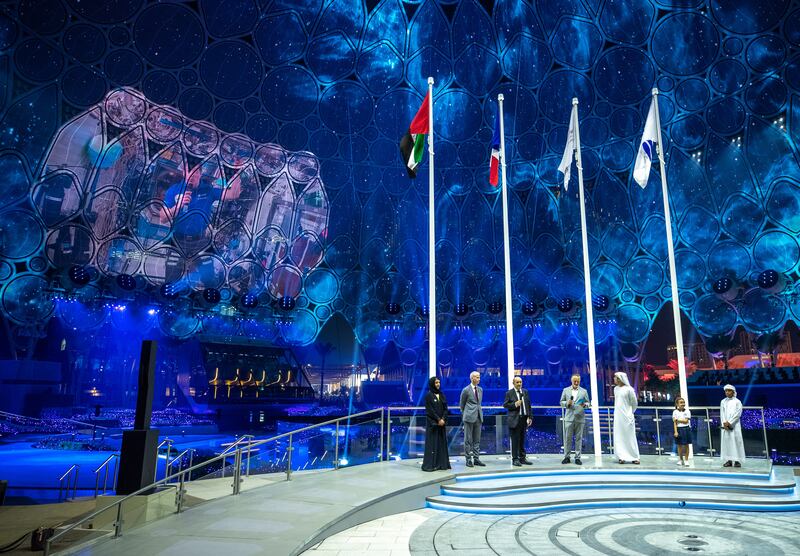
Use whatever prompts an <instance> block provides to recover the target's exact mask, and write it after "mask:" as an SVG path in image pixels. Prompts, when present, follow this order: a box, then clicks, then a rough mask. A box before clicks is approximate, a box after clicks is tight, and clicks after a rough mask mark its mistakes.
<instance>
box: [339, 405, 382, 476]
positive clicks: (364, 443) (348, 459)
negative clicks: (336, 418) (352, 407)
mask: <svg viewBox="0 0 800 556" xmlns="http://www.w3.org/2000/svg"><path fill="white" fill-rule="evenodd" d="M382 428H383V424H382V422H381V419H380V417H377V418H376V417H375V414H370V415H364V416H361V417H356V418H353V419H345V420H342V421H340V422H339V467H345V466H353V465H361V464H364V463H374V462H376V461H380V459H381V435H382V432H383V431H382Z"/></svg>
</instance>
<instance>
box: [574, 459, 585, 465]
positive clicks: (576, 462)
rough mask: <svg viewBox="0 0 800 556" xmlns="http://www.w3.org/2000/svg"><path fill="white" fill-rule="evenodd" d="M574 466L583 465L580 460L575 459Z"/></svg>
mask: <svg viewBox="0 0 800 556" xmlns="http://www.w3.org/2000/svg"><path fill="white" fill-rule="evenodd" d="M575 465H583V463H582V462H581V458H575Z"/></svg>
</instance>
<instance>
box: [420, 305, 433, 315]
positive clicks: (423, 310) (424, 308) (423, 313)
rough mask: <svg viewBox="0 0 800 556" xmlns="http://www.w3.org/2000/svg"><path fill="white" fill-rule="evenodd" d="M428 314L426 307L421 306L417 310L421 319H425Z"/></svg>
mask: <svg viewBox="0 0 800 556" xmlns="http://www.w3.org/2000/svg"><path fill="white" fill-rule="evenodd" d="M430 313H431V312H430V311H429V310H428V306H427V305H423V306H422V307H420V308H419V314H420V315H422V316H423V317H427V316H428V315H429V314H430Z"/></svg>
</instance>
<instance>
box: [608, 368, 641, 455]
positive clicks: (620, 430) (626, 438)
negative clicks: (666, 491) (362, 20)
mask: <svg viewBox="0 0 800 556" xmlns="http://www.w3.org/2000/svg"><path fill="white" fill-rule="evenodd" d="M614 384H615V385H616V386H615V387H614V454H615V455H616V456H617V459H618V460H619V463H625V462H626V461H630V462H631V463H635V464H636V465H638V464H639V445H638V444H637V442H636V418H635V417H634V415H633V413H634V412H635V411H636V408H637V407H639V403H638V401H637V400H636V392H634V391H633V388H631V383H630V382H628V376H627V375H626V374H625V373H614Z"/></svg>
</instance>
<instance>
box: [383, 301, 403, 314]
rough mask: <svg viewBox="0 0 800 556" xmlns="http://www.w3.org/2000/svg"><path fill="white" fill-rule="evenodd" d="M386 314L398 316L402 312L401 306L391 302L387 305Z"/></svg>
mask: <svg viewBox="0 0 800 556" xmlns="http://www.w3.org/2000/svg"><path fill="white" fill-rule="evenodd" d="M386 312H387V313H389V314H390V315H396V314H398V313H399V312H400V304H399V303H394V302H389V303H387V304H386Z"/></svg>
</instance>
